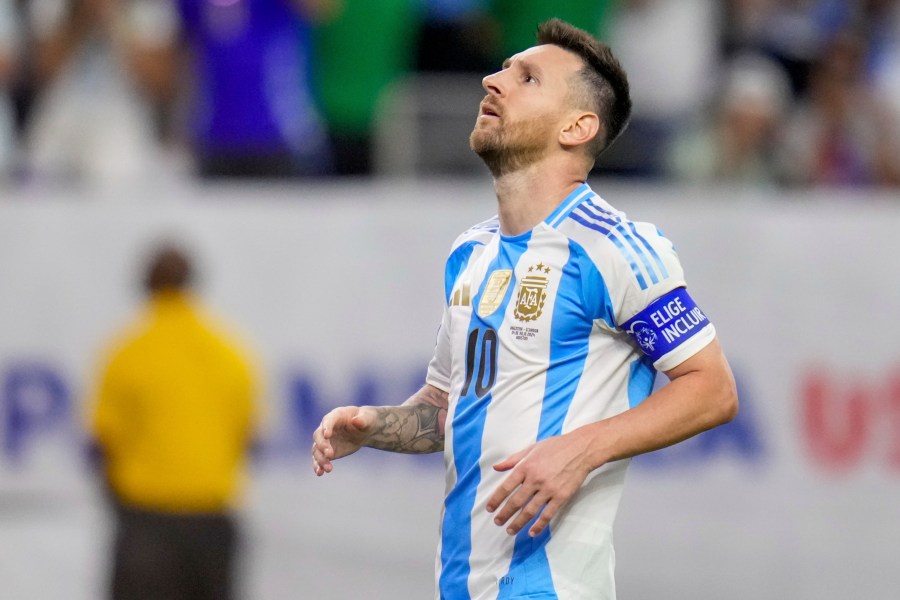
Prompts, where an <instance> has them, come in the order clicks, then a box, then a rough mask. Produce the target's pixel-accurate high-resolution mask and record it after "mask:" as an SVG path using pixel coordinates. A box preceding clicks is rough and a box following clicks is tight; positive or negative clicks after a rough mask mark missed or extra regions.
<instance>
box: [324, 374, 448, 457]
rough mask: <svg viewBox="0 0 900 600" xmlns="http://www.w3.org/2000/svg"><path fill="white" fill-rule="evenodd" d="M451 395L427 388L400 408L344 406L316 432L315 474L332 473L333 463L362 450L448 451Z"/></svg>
mask: <svg viewBox="0 0 900 600" xmlns="http://www.w3.org/2000/svg"><path fill="white" fill-rule="evenodd" d="M448 398H449V397H448V394H447V392H444V391H442V390H439V389H438V388H436V387H434V386H431V385H427V384H426V385H425V386H423V387H422V388H421V389H420V390H419V391H418V392H416V393H415V394H413V395H412V396H411V397H410V398H409V399H408V400H407V401H406V402H404V403H403V404H402V405H400V406H342V407H340V408H336V409H334V410H333V411H331V412H330V413H328V414H327V415H325V417H324V418H323V419H322V423H321V424H320V425H319V427H318V428H317V429H316V431H315V432H314V433H313V446H312V458H313V471H315V473H316V475H324V474H325V473H330V472H331V471H332V469H333V468H334V465H333V464H332V461H334V460H335V459H338V458H342V457H344V456H349V455H350V454H353V453H354V452H356V451H357V450H359V449H360V448H362V447H364V446H365V447H369V448H377V449H379V450H388V451H390V452H402V453H407V454H426V453H429V452H437V451H439V450H443V448H444V424H445V422H446V419H447V407H448Z"/></svg>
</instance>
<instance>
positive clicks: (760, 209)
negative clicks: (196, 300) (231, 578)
mask: <svg viewBox="0 0 900 600" xmlns="http://www.w3.org/2000/svg"><path fill="white" fill-rule="evenodd" d="M594 187H595V189H596V190H597V191H598V192H599V193H600V194H601V195H603V196H604V197H605V198H606V199H607V200H608V201H610V202H611V203H612V204H613V205H615V206H617V207H618V208H621V209H623V210H625V211H626V212H627V213H628V214H629V216H630V217H631V218H633V219H636V220H646V221H652V222H654V223H656V224H657V225H658V226H659V227H660V228H661V229H662V230H663V232H664V233H665V234H666V235H667V236H668V237H670V238H671V239H672V240H673V241H674V242H675V244H676V248H677V249H678V251H679V254H680V256H681V258H682V262H683V264H684V266H685V270H686V276H687V280H688V284H689V287H690V289H691V293H692V296H693V297H694V298H695V299H696V300H697V302H698V304H699V305H700V306H701V307H702V308H703V310H704V312H705V313H706V314H707V315H709V317H710V318H711V320H712V321H713V322H714V323H715V324H716V328H717V330H718V332H719V336H720V338H721V340H722V343H723V345H724V347H725V350H726V352H727V354H728V356H729V358H730V360H731V362H732V366H733V367H734V370H735V374H736V376H737V378H738V383H739V388H740V389H739V391H740V395H741V401H742V410H741V413H740V415H739V417H738V419H737V420H736V421H735V422H734V423H732V424H730V425H728V426H726V427H723V428H720V429H717V430H714V431H712V432H709V433H707V434H704V435H703V436H700V437H698V438H695V439H694V440H691V441H688V442H686V443H684V444H682V445H680V446H677V447H674V448H671V449H669V450H666V451H663V452H659V453H655V454H651V455H647V456H644V457H640V458H639V459H637V460H636V461H635V463H634V465H633V468H632V469H631V471H630V473H629V482H628V485H627V486H626V491H625V498H624V501H623V504H622V508H621V511H620V516H619V520H618V522H617V525H616V541H617V558H618V561H617V563H618V566H617V574H618V580H619V590H620V597H622V598H626V599H627V598H635V599H637V598H674V599H680V598H690V599H692V600H702V599H708V600H721V599H729V600H744V599H746V600H751V599H753V600H757V599H758V598H790V599H807V598H808V599H816V600H831V599H834V600H838V599H840V600H846V599H847V598H866V599H867V600H873V599H882V598H883V599H885V600H887V599H891V598H895V597H897V594H898V593H900V592H898V590H900V574H898V570H897V569H896V568H895V565H894V564H893V563H894V562H895V560H896V557H897V556H898V555H900V502H898V500H897V499H898V498H900V342H898V334H900V325H898V324H897V320H896V317H895V311H896V310H897V308H898V307H900V282H898V276H900V258H898V257H900V236H898V235H897V234H896V232H895V230H896V228H897V225H898V224H900V206H897V205H895V204H892V203H891V202H890V201H885V200H882V199H878V198H869V197H863V196H858V197H844V196H840V195H837V194H832V195H828V194H810V195H808V196H805V197H771V198H770V197H763V196H759V195H755V196H752V195H747V196H742V195H741V194H739V193H738V192H736V191H735V190H731V189H722V190H705V191H696V190H692V191H686V190H669V189H662V188H644V187H640V188H635V187H626V186H622V185H610V184H608V183H605V182H603V181H598V182H594ZM82 196H85V197H82ZM87 196H88V194H86V193H82V194H78V193H69V194H59V195H58V197H55V198H40V199H38V198H31V197H28V196H27V195H22V197H18V198H14V199H12V200H13V201H7V202H3V203H0V580H2V581H3V582H4V588H5V590H8V591H9V592H8V593H9V594H10V595H8V596H7V592H6V591H5V592H3V593H2V594H0V595H2V596H3V597H10V598H17V599H18V598H34V599H44V598H47V599H55V598H67V599H69V600H79V599H84V600H88V599H93V598H97V597H99V596H100V595H101V593H102V589H103V585H104V577H105V571H104V570H105V568H106V563H105V560H106V554H105V553H106V544H107V541H108V540H107V538H106V534H105V528H106V527H107V523H106V518H105V512H104V511H103V507H102V504H101V503H100V501H99V499H98V496H97V494H96V493H95V492H94V487H93V479H92V475H91V473H90V471H89V469H88V468H87V463H86V461H85V459H84V455H83V452H82V449H83V442H84V432H83V427H82V422H83V413H84V399H85V397H86V395H87V394H88V392H89V389H90V385H91V383H92V377H93V374H94V370H95V368H96V361H97V359H98V356H99V354H98V353H99V352H100V351H101V350H102V349H103V347H104V344H105V343H106V341H107V340H108V336H109V335H110V334H111V333H113V332H114V331H115V330H116V329H117V328H118V327H119V326H121V325H123V324H125V323H126V322H127V321H128V319H129V318H130V316H131V315H132V314H133V312H134V311H135V310H136V309H137V307H138V306H139V304H140V301H141V298H140V295H139V287H138V282H139V279H140V272H139V269H140V266H141V262H140V261H141V258H142V257H143V253H144V252H145V251H146V250H147V248H148V247H149V245H150V244H152V243H153V242H155V241H157V240H158V239H160V238H161V237H167V238H177V239H181V240H184V241H186V242H187V244H188V245H189V247H191V248H193V249H194V250H196V253H197V256H198V259H199V263H200V268H201V271H202V287H201V289H202V291H203V292H204V296H205V297H206V298H207V300H208V303H209V305H210V306H211V307H212V309H213V310H214V311H215V312H217V313H218V314H220V315H222V316H223V318H225V319H226V320H228V321H229V322H231V323H232V324H233V325H234V326H235V327H236V328H237V330H238V331H239V332H241V333H242V334H243V335H244V337H245V338H247V339H248V340H250V341H252V343H253V344H254V345H255V347H256V349H257V351H258V354H259V358H260V362H261V364H262V365H263V367H264V372H265V375H266V388H267V403H268V409H267V416H268V418H267V421H266V427H265V431H264V440H263V450H262V452H261V454H260V456H259V457H258V460H257V461H256V463H255V465H254V478H253V481H252V485H251V487H250V489H249V491H248V492H249V493H248V499H247V522H246V537H247V539H248V542H249V543H248V544H247V546H246V554H245V557H246V562H245V575H246V576H245V578H244V588H245V589H246V592H247V597H248V598H254V599H256V598H259V599H265V600H278V599H281V598H284V599H288V598H317V599H320V600H326V599H335V600H344V599H346V598H367V599H372V600H378V599H380V598H384V599H386V600H387V599H392V600H393V599H398V598H403V599H405V598H426V597H430V594H431V585H432V562H433V554H434V548H435V544H436V542H437V526H438V512H439V507H440V501H441V493H442V486H443V482H442V481H443V476H442V473H441V462H440V458H439V457H436V456H431V457H407V456H396V455H387V454H382V453H377V452H362V453H360V455H358V456H355V457H352V458H350V459H347V460H346V461H342V462H340V463H338V464H337V465H336V469H335V472H334V473H333V474H331V475H330V476H328V477H326V478H323V479H321V480H320V479H316V478H315V477H314V476H313V475H312V472H311V467H310V461H309V458H308V450H309V446H310V443H311V442H310V439H309V430H310V429H311V428H312V427H313V426H314V425H315V424H316V423H317V422H318V419H319V417H320V415H321V414H322V413H323V412H325V411H326V410H328V409H330V408H331V407H333V406H337V405H340V404H357V403H376V404H389V403H395V402H399V401H401V400H403V399H404V398H405V397H406V395H408V394H409V393H410V392H411V391H412V390H414V389H416V388H417V387H418V386H419V385H420V384H421V381H422V376H423V374H424V369H425V365H426V363H427V360H428V358H429V357H430V353H431V348H432V346H433V343H434V335H435V332H436V329H437V324H438V322H439V319H440V306H441V300H442V293H443V292H442V289H443V287H442V277H443V261H444V258H445V257H446V254H447V252H448V250H449V247H450V244H451V243H452V241H453V239H454V238H455V237H456V235H457V234H458V233H460V232H461V231H462V230H464V229H465V228H467V227H468V226H469V225H471V224H474V223H476V222H478V221H481V220H483V219H484V218H486V217H488V216H490V215H491V214H493V212H494V211H495V205H494V199H493V192H492V189H491V187H490V182H489V181H466V182H458V181H447V182H437V183H428V184H426V183H419V184H414V183H403V184H401V183H383V182H382V183H362V182H360V183H353V184H321V185H303V186H298V187H295V188H271V187H234V186H232V187H204V188H185V189H181V188H177V189H170V188H160V189H144V190H143V191H140V192H134V191H129V192H127V193H126V192H124V191H123V192H122V193H114V192H112V191H107V192H105V193H103V194H101V195H100V197H87Z"/></svg>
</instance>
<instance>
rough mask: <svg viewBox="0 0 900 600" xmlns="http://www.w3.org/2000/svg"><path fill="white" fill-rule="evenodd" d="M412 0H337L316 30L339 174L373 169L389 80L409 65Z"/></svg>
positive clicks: (318, 84)
mask: <svg viewBox="0 0 900 600" xmlns="http://www.w3.org/2000/svg"><path fill="white" fill-rule="evenodd" d="M417 7H418V2H417V1H416V0H378V1H377V2H373V1H372V0H336V1H335V3H334V6H333V7H331V14H330V15H329V16H326V17H325V18H324V19H323V20H322V22H321V23H320V24H319V25H318V26H317V27H316V30H315V31H314V44H315V55H316V56H317V57H318V58H317V60H316V66H315V73H314V77H315V88H316V90H317V93H318V96H319V101H320V104H321V107H322V111H323V113H324V115H325V120H326V122H327V124H328V128H329V131H330V134H331V138H332V143H333V146H334V153H335V169H336V171H337V173H338V174H339V175H367V174H369V173H371V170H372V156H371V154H372V133H373V126H374V120H375V114H376V111H377V108H378V102H379V100H380V98H381V95H382V93H383V92H384V90H385V89H386V88H387V86H388V85H389V84H390V83H392V82H393V81H394V80H395V79H397V77H399V76H400V75H403V74H405V73H406V72H407V71H408V70H409V68H410V67H411V65H412V62H413V58H414V55H415V53H414V46H415V41H416V28H417V26H418V14H417Z"/></svg>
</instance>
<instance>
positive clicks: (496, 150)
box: [469, 116, 554, 177]
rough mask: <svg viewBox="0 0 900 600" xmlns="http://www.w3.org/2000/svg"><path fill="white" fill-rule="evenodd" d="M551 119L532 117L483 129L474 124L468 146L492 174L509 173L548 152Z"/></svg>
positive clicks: (551, 125)
mask: <svg viewBox="0 0 900 600" xmlns="http://www.w3.org/2000/svg"><path fill="white" fill-rule="evenodd" d="M553 121H554V120H553V119H550V118H548V117H547V116H542V117H534V118H531V119H525V120H520V121H514V122H510V123H505V122H503V121H502V120H501V121H500V123H498V124H497V125H496V126H495V127H492V128H490V129H483V128H480V127H478V125H477V124H476V126H475V129H474V130H472V134H471V135H470V136H469V147H470V148H472V150H473V151H474V152H475V154H477V155H478V156H480V157H481V160H483V161H484V164H486V165H487V167H488V169H489V170H490V171H491V174H492V175H493V176H494V177H499V176H500V175H504V174H506V173H512V172H515V171H518V170H521V169H523V168H525V167H528V166H530V165H532V164H534V163H536V162H538V161H539V160H541V159H542V158H543V157H544V156H545V155H546V154H547V152H548V151H549V144H548V140H550V137H551V131H552V129H553V128H554V122H553Z"/></svg>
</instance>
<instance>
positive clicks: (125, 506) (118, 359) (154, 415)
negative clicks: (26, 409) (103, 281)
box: [90, 246, 258, 600]
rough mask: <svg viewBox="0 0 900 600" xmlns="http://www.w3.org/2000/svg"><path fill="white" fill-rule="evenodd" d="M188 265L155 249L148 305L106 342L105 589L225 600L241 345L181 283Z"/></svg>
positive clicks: (248, 381) (235, 491) (241, 472)
mask: <svg viewBox="0 0 900 600" xmlns="http://www.w3.org/2000/svg"><path fill="white" fill-rule="evenodd" d="M192 279H193V267H192V264H191V261H190V259H189V258H188V256H187V254H186V253H184V252H183V251H182V250H180V249H178V248H176V247H173V246H166V247H164V248H162V249H161V250H160V251H159V252H158V253H157V254H156V255H155V256H154V258H153V259H152V261H151V263H150V265H149V268H148V270H147V273H146V278H145V287H146V290H147V292H148V296H149V301H148V305H147V307H146V309H145V311H144V313H143V314H142V315H140V317H139V318H138V319H137V320H136V322H135V323H134V324H132V325H131V326H130V327H129V328H128V329H127V330H126V331H125V332H124V333H123V334H122V335H120V336H119V338H118V340H117V341H116V342H115V343H114V344H113V350H112V352H111V355H110V357H109V358H108V360H106V361H105V363H104V365H103V367H102V371H101V375H100V381H99V386H98V391H97V393H96V398H95V401H94V402H93V403H92V407H93V408H92V412H91V418H90V423H91V425H90V428H91V433H92V436H93V438H94V441H95V444H96V446H97V448H98V450H99V454H100V456H101V457H102V468H103V473H104V478H105V482H106V484H107V486H108V490H109V492H110V495H111V497H112V499H113V501H114V504H115V506H116V516H117V533H116V541H115V548H114V557H113V563H114V566H113V573H112V582H111V586H110V597H111V598H114V599H117V600H118V599H126V598H127V599H139V598H148V599H149V598H185V599H188V598H197V599H201V598H203V599H206V598H208V599H210V600H212V599H216V600H223V599H224V600H227V599H228V598H232V597H233V593H234V591H233V588H234V582H233V571H234V562H235V554H236V543H237V529H236V523H235V518H234V513H233V509H234V508H235V506H236V504H237V501H238V498H239V494H240V491H241V488H242V485H243V479H244V476H245V467H246V461H247V458H248V451H249V449H250V446H251V444H252V440H253V435H254V429H255V425H256V421H257V393H258V392H257V382H256V378H255V375H254V369H253V366H252V361H251V360H250V359H249V356H250V355H249V352H247V350H245V349H244V348H242V347H241V346H239V345H238V344H237V343H236V342H235V341H234V340H232V339H231V338H230V337H229V336H227V335H226V334H225V333H223V331H224V328H223V327H221V326H220V325H219V324H218V323H216V322H215V321H214V320H213V319H212V318H210V317H209V316H207V315H206V314H205V312H204V311H203V310H202V309H201V308H200V306H199V299H198V298H197V297H196V296H194V295H192V294H191V293H190V292H189V291H188V288H189V285H190V283H191V281H192Z"/></svg>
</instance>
